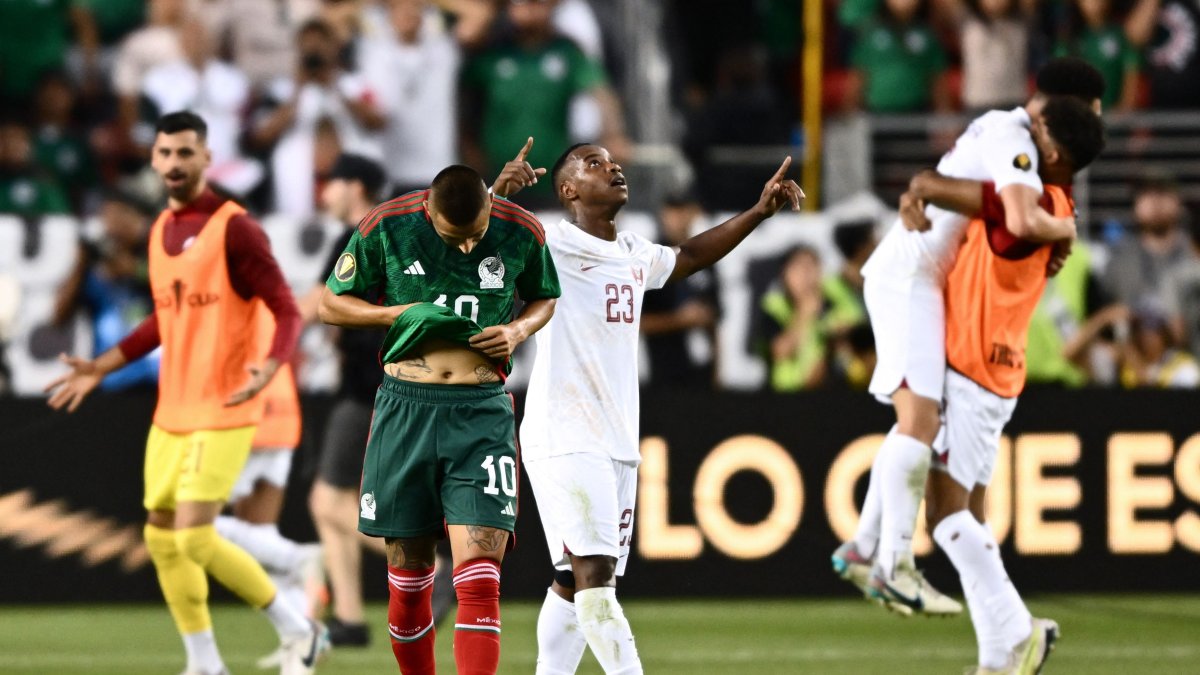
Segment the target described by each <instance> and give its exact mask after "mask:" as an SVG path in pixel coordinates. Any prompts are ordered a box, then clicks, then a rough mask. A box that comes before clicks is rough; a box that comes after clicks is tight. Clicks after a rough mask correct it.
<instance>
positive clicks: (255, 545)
mask: <svg viewBox="0 0 1200 675" xmlns="http://www.w3.org/2000/svg"><path fill="white" fill-rule="evenodd" d="M257 317H258V325H257V326H256V329H257V330H258V331H259V334H260V336H271V335H273V334H274V332H275V322H274V320H273V319H272V317H271V313H270V312H258V313H257ZM259 346H260V350H259V351H260V352H261V356H260V357H259V359H260V360H261V359H266V358H269V357H270V355H269V353H268V352H267V349H268V348H269V347H270V343H269V342H268V341H266V340H262V339H260V341H259ZM258 398H261V399H262V404H263V413H262V419H261V421H260V422H259V423H258V428H257V429H256V431H255V434H254V440H253V441H252V442H251V444H250V457H249V459H247V460H246V464H245V466H243V467H242V471H241V474H239V475H238V479H237V482H235V483H234V485H233V490H232V491H231V492H230V494H229V511H230V513H229V514H228V515H225V514H223V515H220V516H218V517H217V520H216V523H215V525H216V528H217V533H218V534H220V535H221V536H222V537H224V538H226V539H228V540H229V541H231V542H233V543H234V544H236V545H238V546H240V547H241V548H243V549H245V550H246V552H247V553H249V554H250V555H252V556H254V559H255V560H257V561H258V562H259V563H260V564H261V565H262V566H263V569H265V570H266V571H267V574H268V575H270V577H271V580H272V581H273V582H275V586H276V588H278V589H279V592H280V593H282V594H284V595H285V596H287V599H288V601H289V602H290V603H291V604H292V605H293V606H295V607H298V608H302V609H303V610H304V611H305V613H306V615H308V616H315V615H316V613H317V612H316V611H315V610H316V608H314V607H313V606H312V605H313V602H314V601H315V600H314V598H316V597H318V596H319V595H320V590H321V588H322V587H323V584H324V568H323V566H322V557H321V546H320V544H299V543H297V542H295V541H292V540H291V539H288V538H287V537H285V536H283V534H282V533H280V532H279V526H278V523H279V516H280V514H281V513H282V511H283V499H284V491H285V490H286V489H287V484H288V476H289V475H290V474H291V469H292V459H293V457H294V455H295V451H296V447H297V446H299V445H300V435H301V430H302V422H301V416H300V397H299V395H298V393H297V391H296V378H295V376H294V375H293V373H292V366H291V365H290V364H287V363H285V364H283V365H282V366H280V368H279V372H277V373H276V374H275V377H273V378H272V379H271V382H270V384H268V385H267V387H266V388H265V389H263V391H262V393H260V394H259V395H258ZM280 656H281V654H280V653H279V652H276V653H275V654H272V655H271V656H268V657H266V658H263V659H260V660H259V662H258V665H259V666H260V667H262V668H267V667H271V666H276V665H279V658H280Z"/></svg>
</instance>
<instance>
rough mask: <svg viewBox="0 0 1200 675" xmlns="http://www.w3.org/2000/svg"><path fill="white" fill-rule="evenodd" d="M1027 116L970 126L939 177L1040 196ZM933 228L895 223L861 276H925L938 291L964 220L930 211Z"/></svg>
mask: <svg viewBox="0 0 1200 675" xmlns="http://www.w3.org/2000/svg"><path fill="white" fill-rule="evenodd" d="M1029 124H1030V120H1029V114H1028V113H1027V112H1025V109H1024V108H1014V109H1012V110H992V111H990V112H987V113H984V114H983V115H981V116H979V117H978V118H976V119H975V121H973V122H971V124H970V126H968V127H967V130H966V131H964V132H963V134H962V135H961V136H959V137H958V140H956V141H955V143H954V147H953V148H952V149H951V150H950V152H947V153H946V154H945V155H943V156H942V159H941V161H940V162H938V166H937V170H938V173H940V174H942V175H944V176H949V177H951V178H964V179H968V180H979V181H992V182H994V183H995V184H996V192H999V191H1000V190H1001V189H1003V188H1005V187H1007V186H1009V185H1015V184H1020V185H1028V186H1029V187H1031V188H1033V189H1035V190H1037V191H1038V193H1039V194H1040V193H1041V192H1042V179H1041V178H1039V177H1038V153H1037V146H1035V145H1034V143H1033V139H1032V138H1031V137H1030V135H1029ZM925 213H926V215H927V216H928V217H929V220H930V222H931V223H932V225H933V227H932V229H930V230H929V231H927V232H909V231H908V230H906V229H904V226H903V225H901V224H900V221H899V219H897V220H896V223H895V224H894V225H892V227H891V229H890V230H889V231H888V233H887V234H886V235H885V236H884V238H883V241H881V242H879V246H878V248H876V249H875V252H874V253H873V254H871V258H870V259H869V260H868V261H867V264H866V265H865V266H864V267H863V275H864V276H871V275H880V276H890V277H893V278H897V279H902V278H904V277H911V276H916V275H920V276H926V277H927V278H929V279H932V280H933V281H934V282H935V283H936V284H937V285H938V286H941V285H942V283H943V281H944V280H945V278H946V274H947V273H948V272H949V271H950V269H951V268H952V267H953V266H954V259H955V257H956V256H957V254H958V248H959V245H960V244H961V243H962V238H963V233H964V231H965V230H966V226H967V222H968V218H967V217H966V216H963V215H961V214H958V213H954V212H952V211H946V210H944V209H939V208H937V207H935V206H928V207H926V209H925Z"/></svg>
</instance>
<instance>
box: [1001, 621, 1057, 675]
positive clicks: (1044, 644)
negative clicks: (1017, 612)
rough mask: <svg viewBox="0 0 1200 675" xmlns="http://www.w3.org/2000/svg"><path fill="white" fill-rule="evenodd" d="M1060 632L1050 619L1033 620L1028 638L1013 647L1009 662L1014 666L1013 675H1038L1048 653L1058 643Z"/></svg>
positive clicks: (1048, 655) (1047, 657)
mask: <svg viewBox="0 0 1200 675" xmlns="http://www.w3.org/2000/svg"><path fill="white" fill-rule="evenodd" d="M1059 635H1061V631H1060V630H1059V628H1058V624H1057V623H1055V622H1054V621H1051V620H1050V619H1034V620H1033V630H1032V631H1030V633H1029V637H1027V638H1025V640H1024V641H1022V642H1021V643H1019V644H1018V645H1017V646H1016V647H1013V653H1012V656H1010V657H1009V658H1010V662H1012V663H1014V664H1015V666H1016V667H1015V668H1014V670H1013V671H1012V672H1013V673H1014V675H1038V673H1040V672H1042V666H1043V665H1045V664H1046V659H1049V658H1050V652H1052V651H1054V643H1055V642H1058V638H1059Z"/></svg>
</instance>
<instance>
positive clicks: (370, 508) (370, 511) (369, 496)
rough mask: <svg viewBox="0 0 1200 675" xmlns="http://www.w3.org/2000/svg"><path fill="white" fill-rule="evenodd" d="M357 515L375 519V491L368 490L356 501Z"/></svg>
mask: <svg viewBox="0 0 1200 675" xmlns="http://www.w3.org/2000/svg"><path fill="white" fill-rule="evenodd" d="M358 506H359V512H358V515H359V516H361V517H363V518H366V519H367V520H375V493H374V492H368V493H366V494H364V495H363V496H362V499H360V500H359V502H358Z"/></svg>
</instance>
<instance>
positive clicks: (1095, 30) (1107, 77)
mask: <svg viewBox="0 0 1200 675" xmlns="http://www.w3.org/2000/svg"><path fill="white" fill-rule="evenodd" d="M1070 26H1071V31H1070V35H1069V36H1068V37H1067V39H1065V40H1063V41H1061V42H1059V44H1058V46H1057V47H1056V48H1055V50H1054V52H1055V53H1054V55H1055V56H1078V57H1079V58H1081V59H1083V60H1084V61H1087V62H1088V63H1090V64H1092V65H1093V66H1095V67H1096V69H1097V70H1099V71H1100V72H1101V73H1104V81H1105V82H1107V83H1108V86H1107V87H1105V88H1104V97H1103V98H1101V99H1100V102H1101V103H1102V104H1103V106H1104V108H1105V109H1108V108H1109V107H1111V106H1116V108H1117V109H1118V110H1132V109H1133V108H1134V107H1135V106H1136V105H1137V85H1138V68H1139V67H1140V66H1141V59H1140V58H1139V56H1138V51H1137V48H1135V47H1134V46H1133V44H1132V43H1131V42H1130V41H1129V38H1128V37H1126V35H1125V29H1124V27H1123V26H1122V25H1121V24H1120V23H1118V22H1117V21H1116V20H1115V19H1114V17H1113V11H1112V2H1111V0H1075V3H1074V6H1073V7H1072V9H1071V21H1070Z"/></svg>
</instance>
